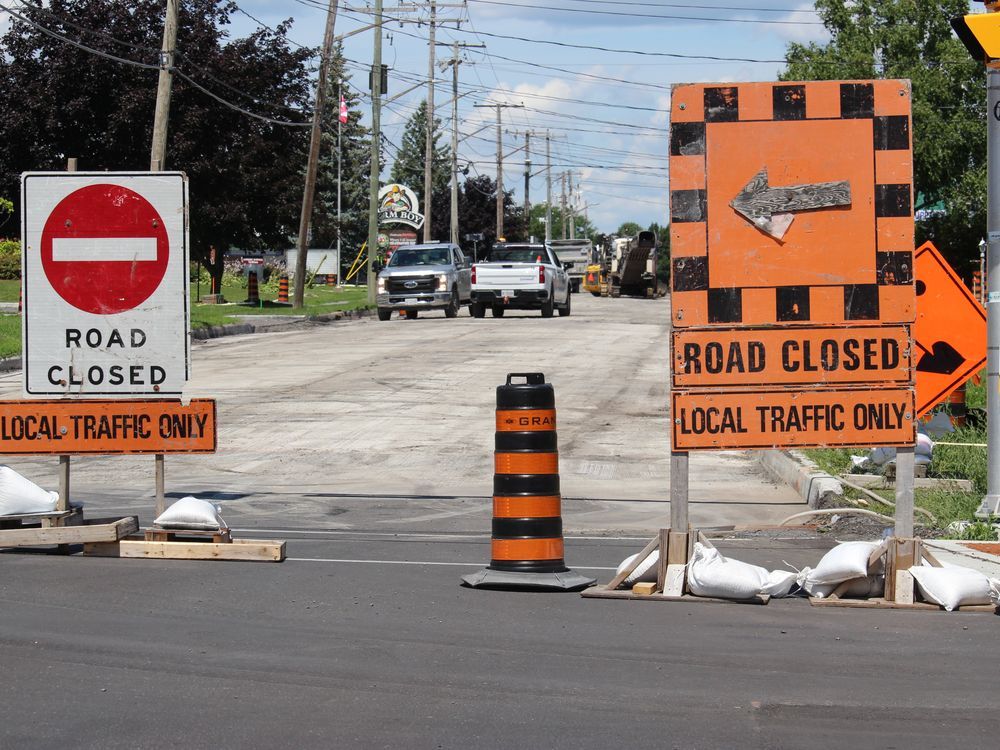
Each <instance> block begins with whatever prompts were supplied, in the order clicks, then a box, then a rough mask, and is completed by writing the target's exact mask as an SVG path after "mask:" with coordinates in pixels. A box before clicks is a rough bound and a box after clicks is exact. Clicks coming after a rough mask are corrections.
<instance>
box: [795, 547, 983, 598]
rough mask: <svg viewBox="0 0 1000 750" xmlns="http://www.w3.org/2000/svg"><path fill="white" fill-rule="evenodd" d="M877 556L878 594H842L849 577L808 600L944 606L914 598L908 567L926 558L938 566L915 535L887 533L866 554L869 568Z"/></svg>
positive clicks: (914, 590)
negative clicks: (881, 574)
mask: <svg viewBox="0 0 1000 750" xmlns="http://www.w3.org/2000/svg"><path fill="white" fill-rule="evenodd" d="M880 559H884V562H885V589H884V590H883V595H882V596H880V597H873V598H869V599H848V598H843V594H844V592H845V591H846V590H847V589H848V588H849V587H850V585H851V583H852V581H844V582H843V583H842V584H840V585H839V586H837V588H835V589H834V590H833V591H832V592H831V593H830V595H829V596H826V597H823V598H816V597H812V598H810V599H809V603H810V604H811V605H812V606H814V607H857V608H859V609H911V610H924V611H928V610H930V611H942V612H943V611H944V607H942V606H940V605H938V604H934V603H933V602H918V601H916V584H915V581H914V580H913V575H912V574H911V573H910V571H909V569H910V568H911V567H913V566H914V565H921V564H922V563H923V561H926V562H927V563H928V564H929V565H931V566H932V567H935V568H940V567H942V566H941V563H940V562H939V561H938V559H937V558H936V557H934V555H933V554H931V552H930V550H928V549H927V547H926V546H924V544H923V543H922V541H921V540H920V539H918V538H910V537H890V538H888V539H886V540H885V541H883V542H882V543H881V544H880V545H879V546H878V547H876V548H875V549H874V550H873V551H872V553H871V555H870V556H869V557H868V567H869V568H871V567H872V566H873V565H874V564H875V563H876V562H878V561H879V560H880ZM955 611H956V612H991V613H998V612H1000V606H998V605H993V604H971V605H967V606H965V607H959V608H958V609H956V610H955Z"/></svg>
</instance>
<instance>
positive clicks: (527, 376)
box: [507, 372, 545, 385]
mask: <svg viewBox="0 0 1000 750" xmlns="http://www.w3.org/2000/svg"><path fill="white" fill-rule="evenodd" d="M512 378H524V382H525V384H526V385H542V384H543V383H544V382H545V373H542V372H510V373H507V385H513V384H512V383H511V382H510V381H511V379H512Z"/></svg>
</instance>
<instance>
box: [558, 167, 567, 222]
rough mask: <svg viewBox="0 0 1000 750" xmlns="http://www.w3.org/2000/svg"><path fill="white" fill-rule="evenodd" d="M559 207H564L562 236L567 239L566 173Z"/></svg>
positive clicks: (563, 177) (563, 176) (562, 212)
mask: <svg viewBox="0 0 1000 750" xmlns="http://www.w3.org/2000/svg"><path fill="white" fill-rule="evenodd" d="M559 208H560V209H562V210H561V211H560V213H561V214H562V238H563V239H566V173H565V172H563V173H562V196H560V198H559Z"/></svg>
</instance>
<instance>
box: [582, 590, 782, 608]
mask: <svg viewBox="0 0 1000 750" xmlns="http://www.w3.org/2000/svg"><path fill="white" fill-rule="evenodd" d="M580 596H582V597H584V598H585V599H631V600H634V601H642V602H695V603H707V604H754V605H762V604H767V603H768V602H769V601H770V600H771V597H770V596H768V595H766V594H763V595H761V596H758V597H755V598H753V599H715V598H713V597H710V596H691V595H690V594H685V595H684V596H666V595H665V594H650V595H649V596H636V595H635V594H633V593H632V592H631V591H629V590H627V589H625V590H619V591H608V590H607V589H602V588H599V587H591V588H589V589H587V590H585V591H581V592H580Z"/></svg>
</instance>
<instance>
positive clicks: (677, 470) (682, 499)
mask: <svg viewBox="0 0 1000 750" xmlns="http://www.w3.org/2000/svg"><path fill="white" fill-rule="evenodd" d="M670 530H671V531H684V532H686V531H687V530H688V454H687V452H686V451H672V452H671V453H670Z"/></svg>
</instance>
